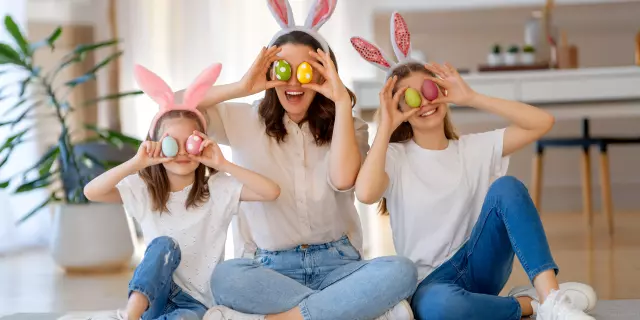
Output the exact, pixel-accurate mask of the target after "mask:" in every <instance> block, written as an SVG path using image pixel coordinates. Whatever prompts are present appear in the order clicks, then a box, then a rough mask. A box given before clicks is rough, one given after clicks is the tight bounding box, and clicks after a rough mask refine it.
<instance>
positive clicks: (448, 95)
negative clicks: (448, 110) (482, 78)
mask: <svg viewBox="0 0 640 320" xmlns="http://www.w3.org/2000/svg"><path fill="white" fill-rule="evenodd" d="M424 67H425V68H426V69H427V70H429V71H431V72H433V73H434V74H435V75H436V77H435V78H434V77H425V79H429V80H431V81H433V82H435V83H436V84H437V85H439V86H440V87H441V88H442V89H444V90H445V94H444V96H443V97H440V98H437V99H435V100H433V101H431V103H432V104H438V103H454V104H457V105H460V106H470V105H471V101H473V98H474V97H475V96H476V92H475V91H473V89H471V87H469V85H468V84H467V82H465V81H464V79H462V77H461V76H460V74H459V73H458V71H457V70H456V69H455V68H454V67H452V66H451V65H450V64H448V63H445V64H444V66H442V65H439V64H437V63H428V64H426V65H425V66H424Z"/></svg>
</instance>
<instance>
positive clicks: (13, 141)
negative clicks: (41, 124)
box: [0, 127, 31, 152]
mask: <svg viewBox="0 0 640 320" xmlns="http://www.w3.org/2000/svg"><path fill="white" fill-rule="evenodd" d="M29 130H31V127H29V128H26V129H24V130H22V131H20V132H18V133H16V134H14V135H12V136H10V137H9V138H7V140H5V141H4V144H3V145H2V146H0V152H2V151H4V150H5V149H7V148H11V147H13V146H14V144H17V143H20V139H21V138H22V137H23V136H24V135H25V134H26V133H27V132H29Z"/></svg>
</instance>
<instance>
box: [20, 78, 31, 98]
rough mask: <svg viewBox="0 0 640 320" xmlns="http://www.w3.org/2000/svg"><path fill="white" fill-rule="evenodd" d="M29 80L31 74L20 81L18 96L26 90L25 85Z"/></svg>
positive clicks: (21, 95) (22, 94)
mask: <svg viewBox="0 0 640 320" xmlns="http://www.w3.org/2000/svg"><path fill="white" fill-rule="evenodd" d="M30 81H31V76H29V77H26V78H25V79H24V80H22V81H21V82H20V95H19V97H20V98H22V97H23V96H24V93H25V92H26V91H27V85H29V82H30Z"/></svg>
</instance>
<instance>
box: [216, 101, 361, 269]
mask: <svg viewBox="0 0 640 320" xmlns="http://www.w3.org/2000/svg"><path fill="white" fill-rule="evenodd" d="M258 103H259V101H257V102H256V103H255V104H254V105H250V104H246V103H233V102H225V103H220V104H218V105H216V106H215V107H214V108H212V109H210V110H207V114H208V116H209V127H208V130H207V134H208V135H209V136H210V137H212V138H213V139H215V140H216V141H217V142H218V143H220V144H224V145H228V146H230V147H231V150H232V151H233V162H235V163H237V164H238V165H241V166H243V167H245V168H247V169H249V170H253V171H255V172H257V173H260V174H262V175H264V176H266V177H268V178H270V179H272V180H273V181H275V182H276V183H277V184H278V185H279V186H280V190H281V191H280V197H279V198H278V199H277V200H275V201H268V202H261V201H253V202H243V203H242V204H241V205H240V213H239V215H238V224H237V228H236V229H234V238H235V239H234V240H235V249H236V252H235V256H236V257H240V256H246V257H251V256H252V255H253V253H255V250H256V248H261V249H266V250H271V251H278V250H285V249H290V248H294V247H296V246H298V245H302V244H322V243H327V242H331V241H336V240H338V239H340V238H341V237H342V236H344V235H347V236H348V237H349V240H350V241H351V243H352V244H353V245H354V246H355V247H356V248H357V249H358V250H362V227H361V226H360V217H359V216H358V212H357V211H356V207H355V204H354V202H355V196H354V192H353V188H351V189H349V190H342V191H338V190H337V189H336V188H335V186H333V185H332V184H331V180H330V179H329V154H330V152H329V151H330V148H331V146H330V145H329V144H325V145H322V146H318V145H316V143H315V140H314V138H313V134H312V133H311V130H309V124H308V123H306V122H305V123H303V124H302V125H301V126H299V125H298V124H296V123H295V122H293V121H291V119H289V117H287V116H286V115H285V116H284V117H283V119H282V121H283V124H284V128H285V129H286V130H287V136H286V137H285V140H284V141H282V142H280V143H278V142H277V141H276V139H275V138H273V137H270V136H268V135H267V133H266V132H265V125H264V123H263V121H262V120H261V119H260V116H259V114H258ZM353 121H354V126H355V129H356V141H357V143H358V149H359V151H360V154H361V155H362V160H364V157H365V156H366V154H367V151H368V150H369V145H368V143H367V142H368V131H367V128H368V126H367V124H366V123H365V122H364V121H362V120H361V119H359V118H354V120H353ZM334 139H340V137H334ZM235 231H238V232H235Z"/></svg>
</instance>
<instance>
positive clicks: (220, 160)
mask: <svg viewBox="0 0 640 320" xmlns="http://www.w3.org/2000/svg"><path fill="white" fill-rule="evenodd" d="M193 134H194V135H197V136H199V137H200V138H202V143H201V144H200V155H193V154H189V158H191V159H193V160H195V161H198V162H200V163H202V164H204V165H205V166H207V167H209V168H214V169H216V170H218V171H224V167H225V165H227V164H228V161H227V159H225V158H224V154H222V150H220V146H218V144H217V143H215V142H214V141H213V140H211V139H209V137H207V136H206V135H205V134H204V133H202V132H199V131H194V132H193Z"/></svg>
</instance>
